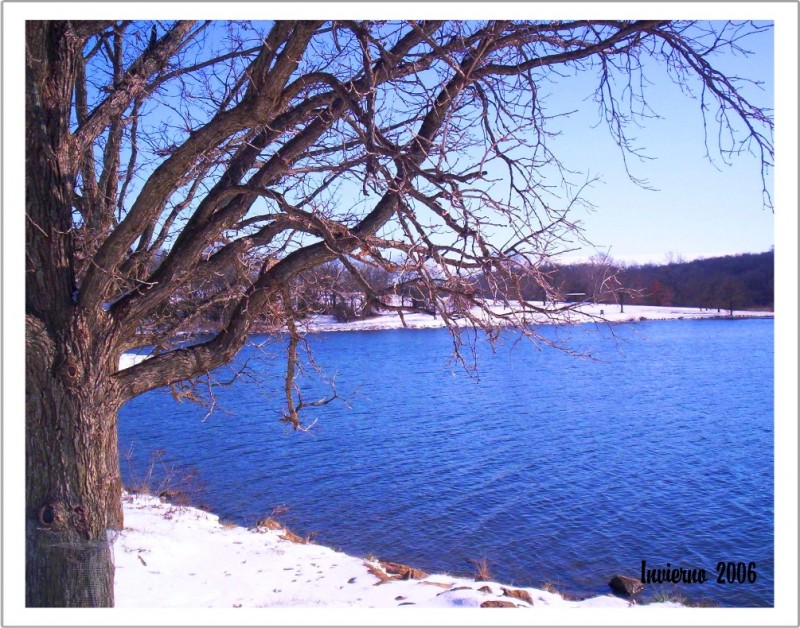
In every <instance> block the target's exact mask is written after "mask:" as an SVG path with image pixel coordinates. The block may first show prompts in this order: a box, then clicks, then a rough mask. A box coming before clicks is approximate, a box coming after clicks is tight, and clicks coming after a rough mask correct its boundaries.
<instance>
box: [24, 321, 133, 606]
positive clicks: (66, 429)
mask: <svg viewBox="0 0 800 628" xmlns="http://www.w3.org/2000/svg"><path fill="white" fill-rule="evenodd" d="M73 340H74V339H73ZM62 347H67V348H68V350H67V351H64V350H63V349H62ZM89 347H91V348H89ZM87 348H88V350H78V351H75V343H74V342H70V341H68V340H66V339H65V340H62V341H61V342H56V341H55V338H53V335H52V333H51V332H48V331H47V330H46V329H45V327H44V325H43V324H42V323H41V321H39V320H38V319H36V318H34V317H32V316H28V317H27V320H26V408H25V411H26V412H25V413H26V452H25V453H26V478H25V480H26V595H25V600H26V606H29V607H87V606H88V607H98V606H113V605H114V562H113V553H112V548H111V543H110V542H111V540H112V539H111V534H112V531H113V530H119V529H121V528H122V507H121V484H120V471H119V451H118V445H117V425H116V413H117V408H118V406H119V403H118V401H117V395H116V393H115V391H114V389H113V386H112V384H111V378H110V377H108V376H107V375H106V374H107V373H108V371H109V369H108V368H105V366H104V362H105V363H106V364H108V363H109V362H110V360H103V359H102V356H99V355H98V354H96V353H95V354H94V355H92V353H94V352H96V344H95V343H94V342H89V343H87V347H83V349H87ZM78 349H81V347H78Z"/></svg>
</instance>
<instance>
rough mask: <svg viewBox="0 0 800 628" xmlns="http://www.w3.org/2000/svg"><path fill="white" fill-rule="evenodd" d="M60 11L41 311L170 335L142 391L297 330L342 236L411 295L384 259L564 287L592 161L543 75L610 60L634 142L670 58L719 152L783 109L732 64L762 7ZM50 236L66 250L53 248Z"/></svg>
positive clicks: (119, 346)
mask: <svg viewBox="0 0 800 628" xmlns="http://www.w3.org/2000/svg"><path fill="white" fill-rule="evenodd" d="M59 28H60V34H61V37H63V38H64V41H65V42H66V43H65V44H64V45H65V46H67V45H73V46H77V47H78V49H79V51H80V54H78V55H76V56H75V57H74V59H70V61H69V66H68V67H64V68H62V69H61V70H63V76H67V77H69V78H70V81H71V83H70V84H69V85H67V88H68V91H69V93H68V94H67V93H66V92H65V94H66V96H68V102H69V107H68V110H64V111H63V112H62V118H63V120H62V123H61V124H60V125H58V124H49V125H42V126H37V125H36V124H35V123H32V124H30V125H29V134H34V135H35V134H37V133H40V134H42V136H43V137H44V136H45V135H46V136H47V138H48V141H42V142H40V145H41V146H48V145H49V146H56V147H57V150H58V152H57V154H55V155H41V156H40V157H41V159H44V160H47V159H51V160H54V161H55V162H57V163H58V168H57V170H58V171H59V172H60V175H61V176H63V177H64V181H66V183H65V189H66V190H67V193H68V194H69V195H70V197H69V198H67V199H64V200H65V202H64V203H63V206H64V207H65V208H68V209H65V210H64V211H60V212H59V211H54V210H53V209H52V207H51V208H49V209H48V208H46V207H42V206H41V205H40V204H33V203H30V202H29V203H28V214H27V215H28V221H29V222H28V229H27V251H28V268H27V271H28V286H29V287H28V296H27V301H28V312H29V313H32V314H35V315H37V316H40V317H42V318H43V319H47V318H48V316H49V315H50V313H51V312H54V311H56V310H58V312H68V313H69V316H79V317H81V319H82V321H84V323H85V324H86V326H87V327H88V329H98V330H99V329H102V330H106V332H107V333H106V334H105V335H104V336H103V337H104V338H105V342H107V343H108V345H109V346H111V347H113V351H112V353H114V355H115V356H117V357H118V355H119V353H120V352H122V351H123V350H125V349H127V348H130V347H132V346H136V345H143V344H153V345H155V346H157V347H158V348H159V355H157V356H155V357H153V358H151V359H149V360H147V361H145V362H143V363H141V364H139V365H137V366H134V367H131V368H127V369H124V370H121V371H119V372H117V373H116V374H115V375H114V377H115V378H116V380H117V383H118V386H119V390H120V391H121V394H122V396H123V397H125V398H129V397H131V396H134V395H137V394H139V393H142V392H144V391H146V390H149V389H152V388H155V387H159V386H165V385H169V384H171V383H174V382H177V381H182V380H186V379H190V378H192V377H196V376H198V375H200V374H202V373H207V372H209V371H210V370H212V369H214V368H216V367H217V366H219V365H221V364H223V363H225V362H227V361H229V360H230V359H231V358H232V356H233V355H234V354H235V353H236V352H237V351H238V350H239V349H240V348H241V347H242V345H243V343H244V342H245V340H246V338H247V336H248V333H250V332H251V331H252V330H253V329H254V325H258V326H260V327H259V329H265V330H275V331H277V330H286V329H287V326H288V330H289V331H290V332H291V336H292V338H293V339H294V342H295V343H296V341H297V338H299V336H300V334H301V333H302V332H301V331H300V329H301V325H300V321H299V318H300V314H299V312H298V304H297V296H298V293H299V291H300V290H301V288H302V287H303V286H304V285H307V284H308V282H309V281H321V279H320V278H321V277H322V275H320V274H316V275H314V274H313V273H314V271H315V270H317V271H319V272H322V271H323V270H325V269H326V268H328V269H330V263H331V262H335V261H336V260H338V264H340V265H341V267H343V268H344V269H345V270H346V271H347V272H348V273H349V275H350V276H351V277H352V278H353V280H354V281H355V282H356V283H357V284H359V285H360V286H361V287H362V288H363V289H364V291H365V292H366V294H368V295H369V296H370V297H371V298H373V299H374V300H375V301H376V302H378V303H380V304H381V306H382V307H384V308H391V307H396V302H392V301H390V300H388V298H387V291H386V290H382V289H377V288H376V287H375V285H374V282H372V281H369V278H368V277H367V276H366V274H367V272H368V271H367V269H368V268H370V267H379V268H382V269H383V270H384V271H386V272H387V273H389V274H390V275H391V276H392V277H395V278H401V279H399V280H398V282H399V283H400V284H403V283H413V284H414V285H415V286H416V288H417V289H418V290H421V291H423V292H424V293H425V294H426V295H427V298H428V299H429V300H430V301H431V302H433V303H438V304H439V305H440V306H441V307H439V308H438V309H439V311H440V312H441V314H442V316H443V317H444V318H445V320H446V321H449V322H452V317H453V316H455V315H459V316H461V317H465V318H466V319H467V320H471V321H472V322H473V323H474V324H475V325H478V326H481V325H483V326H486V325H488V324H487V323H486V321H485V319H484V318H483V317H482V316H480V314H476V312H480V309H481V308H486V307H487V305H486V291H483V292H479V291H477V290H476V279H475V278H476V277H477V276H478V275H480V276H481V277H483V278H484V281H489V284H490V286H489V287H490V291H494V292H495V294H496V297H497V298H498V299H502V300H505V301H508V302H513V303H514V305H515V306H516V312H515V313H514V318H513V320H514V321H515V322H520V321H523V320H524V315H525V314H527V313H532V312H536V311H539V310H541V309H543V308H542V306H541V301H539V305H538V306H537V305H536V304H534V303H533V302H532V301H530V300H526V299H525V298H524V297H523V296H522V295H521V293H520V291H519V285H520V280H521V278H523V277H524V278H525V280H526V281H528V282H531V281H532V282H534V283H535V284H536V285H537V286H539V287H540V288H541V291H542V293H543V294H544V295H545V296H546V297H549V298H551V300H553V298H555V296H556V295H555V292H554V288H553V287H552V286H550V284H549V283H548V273H547V264H548V262H549V261H550V260H551V259H552V256H553V255H555V254H557V253H559V252H562V251H564V250H565V249H568V248H570V247H571V246H574V243H575V241H576V238H579V237H580V233H579V230H578V228H577V226H576V225H575V224H573V223H572V222H571V219H570V214H569V210H570V208H571V207H572V206H573V205H574V204H575V203H579V202H580V185H574V183H575V182H572V181H570V178H571V174H570V173H569V172H568V171H567V170H566V168H565V167H564V166H563V165H562V164H561V163H560V162H559V160H558V159H557V157H556V155H554V154H552V153H551V152H550V150H549V148H548V146H549V143H548V139H549V138H550V137H551V135H550V134H551V133H552V132H554V131H556V130H557V122H558V121H557V120H552V119H548V116H547V112H546V109H545V108H543V102H542V95H541V94H542V91H543V90H544V91H546V90H545V88H546V86H547V85H548V84H549V83H550V82H551V81H553V80H555V79H557V77H558V76H561V75H564V74H573V73H582V74H585V75H586V76H590V77H594V80H595V81H596V98H597V102H598V103H599V105H600V110H601V114H602V117H603V119H604V120H605V122H607V124H608V128H609V130H610V133H611V134H612V136H613V138H614V139H615V141H616V142H617V144H618V145H619V146H620V148H621V150H622V155H623V157H624V158H629V157H631V156H633V155H635V154H636V148H635V146H634V145H633V143H632V142H631V141H630V140H629V137H628V135H627V129H628V125H629V124H630V123H631V122H635V121H636V120H637V118H638V117H646V116H647V115H648V109H647V99H646V94H645V85H646V83H647V79H646V76H647V72H648V70H649V69H652V68H653V67H655V66H659V67H660V68H662V69H663V68H666V69H667V71H668V73H669V75H670V76H671V78H672V79H673V81H674V82H675V83H676V84H677V86H678V87H679V88H682V89H684V90H685V91H690V92H692V93H693V94H694V95H695V96H696V97H697V98H698V99H699V101H700V104H701V108H700V110H701V112H702V115H703V116H705V118H706V119H707V120H708V123H709V124H708V127H707V128H708V129H709V130H708V138H707V139H708V144H713V143H714V141H717V142H718V144H717V146H713V149H714V151H713V152H714V153H715V154H717V155H719V154H722V155H723V156H724V157H726V158H727V157H728V156H730V155H732V154H734V153H736V152H740V151H745V150H747V151H754V152H755V153H756V154H757V155H758V156H759V157H760V158H761V162H762V164H763V168H764V172H766V169H767V168H768V167H769V166H770V165H771V160H772V139H771V131H772V122H771V117H770V114H769V112H766V111H764V110H762V109H760V108H758V107H756V106H755V105H753V104H752V103H751V102H749V101H748V100H747V99H745V97H744V96H743V91H742V79H739V78H737V77H734V76H730V75H726V74H725V73H723V72H720V71H718V70H717V69H716V68H715V66H714V65H713V64H714V60H715V58H716V57H717V55H726V54H736V53H741V52H743V49H744V48H746V46H747V43H746V37H747V36H749V35H751V34H753V33H757V32H758V31H760V30H762V28H763V27H762V26H759V25H756V24H752V23H721V22H720V23H695V22H671V21H618V20H571V21H558V22H518V21H490V22H457V21H456V22H438V21H420V22H414V21H405V22H373V21H357V22H356V21H342V22H339V21H336V22H325V23H323V22H314V21H298V22H294V21H278V22H274V23H249V22H246V23H243V22H230V23H219V22H183V21H178V22H147V23H139V22H124V21H122V22H67V23H63V24H61V25H60V26H59ZM43 32H45V31H43V30H41V29H39V30H37V29H33V28H32V29H31V31H30V33H29V41H28V51H27V54H28V59H27V64H28V68H29V85H30V86H33V88H34V89H35V90H38V91H36V93H33V94H29V100H28V102H29V105H28V106H29V110H28V116H29V119H31V120H36V119H38V118H39V117H40V116H41V117H43V118H45V117H47V116H50V114H51V113H52V111H53V109H54V107H57V105H56V104H54V103H55V102H56V100H57V97H58V94H55V93H53V92H54V91H56V90H55V88H54V89H52V90H49V91H48V90H47V89H44V88H41V85H47V84H48V83H47V77H49V76H52V75H53V74H54V73H53V72H52V70H53V67H52V65H53V64H55V63H58V60H57V59H56V60H54V59H52V58H50V57H48V56H47V54H46V52H45V51H46V50H49V49H50V48H52V46H51V45H50V44H49V43H48V42H46V41H43V40H37V37H39V38H40V39H41V38H42V36H41V33H43ZM70 42H72V44H70ZM65 58H66V57H65ZM65 65H66V64H65ZM37 73H38V74H37ZM40 79H41V80H40ZM73 79H74V80H73ZM30 89H32V88H31V87H29V91H30ZM64 89H66V88H64ZM64 89H62V91H64ZM62 95H63V94H62ZM45 114H47V115H45ZM698 115H701V114H700V113H699V114H698ZM50 117H52V116H50ZM48 119H49V118H48ZM54 134H55V135H56V137H55V139H53V136H54ZM34 140H35V138H34ZM711 149H712V147H711V146H710V148H709V150H711ZM578 183H581V182H580V181H579V182H578ZM764 189H765V190H766V185H765V187H764ZM765 204H767V205H769V197H768V195H766V192H765ZM52 247H55V248H56V249H57V250H59V251H62V252H63V255H64V259H66V263H65V264H64V265H61V266H58V265H56V266H55V267H54V266H53V265H52V264H50V265H48V264H44V263H43V258H42V256H44V255H50V253H47V252H46V251H49V250H50V249H51V248H52ZM42 268H46V269H51V270H47V271H46V272H42ZM486 278H489V279H486ZM45 294H47V295H49V296H48V297H47V299H45V298H44V297H43V296H42V295H45ZM53 294H55V295H56V296H57V298H56V299H52V295H53ZM213 308H221V309H220V311H222V312H223V314H222V316H221V319H220V321H219V325H218V327H217V328H215V329H213V335H212V336H211V337H210V338H209V339H207V340H205V341H203V342H200V343H197V344H194V345H192V346H189V347H185V346H184V347H175V346H172V345H171V344H170V338H173V337H175V334H176V333H178V332H181V331H188V330H192V329H196V321H197V320H199V319H200V318H201V317H202V316H203V313H204V312H208V311H210V310H211V309H213ZM476 308H477V309H476ZM544 309H546V308H544ZM548 311H549V312H552V310H548ZM193 325H195V326H193ZM289 386H290V383H289V382H287V387H289ZM289 398H290V400H291V395H289ZM290 405H291V401H290ZM294 419H296V415H295V416H294Z"/></svg>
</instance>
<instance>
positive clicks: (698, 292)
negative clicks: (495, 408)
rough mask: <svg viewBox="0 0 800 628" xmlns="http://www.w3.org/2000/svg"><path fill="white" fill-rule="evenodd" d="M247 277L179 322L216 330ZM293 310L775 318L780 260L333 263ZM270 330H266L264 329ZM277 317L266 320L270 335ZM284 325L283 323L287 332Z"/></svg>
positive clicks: (303, 283)
mask: <svg viewBox="0 0 800 628" xmlns="http://www.w3.org/2000/svg"><path fill="white" fill-rule="evenodd" d="M245 287H246V283H245V282H243V280H242V278H241V277H239V276H237V275H235V274H230V276H228V275H224V274H220V275H218V276H215V277H212V278H210V279H209V285H208V286H207V288H208V293H206V290H205V289H194V290H193V291H192V292H191V293H185V294H181V295H178V296H176V298H175V299H173V300H172V301H170V303H169V304H168V305H167V306H165V307H167V308H169V310H170V311H169V312H164V313H160V314H164V315H165V314H169V315H170V316H171V317H172V319H171V320H178V321H182V322H183V323H185V325H184V327H185V328H187V329H201V330H208V329H216V328H219V327H220V326H222V325H224V324H225V321H226V319H227V317H228V316H230V314H231V309H230V307H229V306H228V304H227V303H226V302H225V301H224V300H222V301H221V300H219V299H216V298H212V296H209V295H214V294H219V293H224V292H225V291H228V292H231V293H232V294H236V293H238V291H242V290H244V289H245ZM291 299H292V301H291V306H292V310H293V312H294V313H295V315H296V316H297V317H298V318H299V319H301V318H304V317H306V316H308V315H311V314H327V315H332V316H334V317H335V318H336V319H337V320H339V321H350V320H355V319H361V318H368V317H371V316H376V315H379V314H381V313H383V312H386V311H391V310H397V309H402V310H414V311H420V312H428V313H430V314H431V315H433V316H436V315H438V314H444V313H447V314H449V315H451V316H453V317H457V316H460V315H463V314H464V313H465V312H467V311H468V310H469V308H470V307H472V305H474V304H477V303H480V302H481V301H483V300H486V299H489V300H497V299H500V300H509V301H520V300H523V301H526V302H528V303H531V304H533V305H538V304H537V303H536V302H537V301H538V302H540V303H541V304H542V305H545V304H549V303H554V302H563V301H588V302H594V303H608V304H617V305H619V306H620V307H621V308H624V306H625V305H656V306H683V307H701V308H708V309H716V310H719V311H720V312H725V313H728V312H731V313H732V312H733V310H748V309H753V310H754V309H759V310H771V309H772V308H773V302H774V255H773V252H772V251H768V252H766V253H746V254H742V255H729V256H726V257H713V258H708V259H697V260H693V261H691V262H687V261H683V260H681V259H680V258H678V259H677V260H673V261H671V262H670V263H667V264H661V265H656V264H644V265H638V264H621V263H618V262H616V261H615V260H613V259H612V258H611V257H609V256H604V255H597V256H594V257H592V258H590V260H589V261H588V262H586V263H580V264H563V265H557V264H545V265H540V266H531V265H529V264H528V263H527V262H526V260H524V259H523V258H520V259H516V258H512V259H510V260H509V263H508V264H507V265H505V266H499V265H498V266H496V267H494V268H492V269H490V270H489V271H483V272H478V273H476V274H473V275H471V276H461V277H459V276H453V275H450V276H447V275H445V274H444V273H441V272H437V269H436V268H435V267H432V268H430V269H426V271H425V273H424V274H421V273H420V272H418V271H417V272H410V273H409V272H405V273H404V272H393V271H391V270H389V269H386V268H382V267H379V266H374V265H370V264H366V263H363V262H361V261H359V260H356V259H352V260H349V261H348V263H347V264H343V263H342V262H341V261H333V262H328V263H326V264H323V265H321V266H318V267H316V268H313V269H311V270H308V271H306V272H304V273H302V274H301V275H298V276H297V277H295V278H293V279H292V282H291ZM159 324H160V320H159V318H158V317H155V318H153V319H152V320H147V321H143V325H142V327H143V329H153V328H158V326H159ZM259 324H262V323H259ZM270 325H272V327H275V326H276V325H278V324H277V323H274V324H273V323H271V322H270V311H269V310H266V311H265V312H264V315H263V326H264V329H270V328H272V327H271V326H270ZM278 326H279V325H278Z"/></svg>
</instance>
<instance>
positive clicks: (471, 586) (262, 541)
mask: <svg viewBox="0 0 800 628" xmlns="http://www.w3.org/2000/svg"><path fill="white" fill-rule="evenodd" d="M123 509H124V515H125V526H124V529H123V530H122V531H121V532H119V533H118V535H117V537H116V539H115V541H114V559H115V564H116V576H115V582H114V588H115V605H116V607H117V608H143V607H154V606H157V607H182V608H275V607H297V608H314V607H334V608H336V607H339V608H389V607H396V606H417V607H425V608H437V607H438V608H455V607H467V608H469V607H472V608H480V607H484V608H486V607H517V608H530V607H536V608H539V607H547V608H555V609H562V608H644V607H646V608H654V607H655V608H679V607H681V604H678V603H676V602H654V603H650V604H644V605H637V604H633V603H631V602H630V601H628V600H626V599H623V598H620V597H616V596H614V595H612V594H611V593H610V592H609V594H608V595H601V596H598V597H593V598H588V599H585V600H572V599H566V598H564V597H562V596H561V595H560V594H558V593H556V592H549V591H545V590H542V589H535V588H531V587H514V586H512V585H503V584H501V583H498V582H494V581H488V580H487V581H475V580H473V579H471V578H464V577H456V576H450V575H448V574H424V573H421V572H419V571H418V570H415V569H411V568H409V567H407V566H404V565H396V564H393V563H382V562H379V561H378V560H377V559H369V560H368V559H365V558H358V557H355V556H349V555H347V554H344V553H342V552H337V551H335V550H333V549H331V548H328V547H324V546H321V545H315V544H313V543H303V542H297V540H298V539H297V537H294V536H293V535H292V534H291V533H287V531H286V530H285V529H283V528H280V527H279V526H278V525H277V524H274V523H273V524H272V525H269V526H267V525H264V526H259V527H254V528H244V527H241V526H238V525H234V524H229V523H226V522H224V521H220V519H219V517H218V516H216V515H213V514H210V513H208V512H205V511H203V510H199V509H197V508H192V507H189V506H178V505H174V504H171V503H168V502H165V501H162V500H161V499H159V498H158V497H154V496H150V495H142V494H136V495H134V494H129V493H125V494H123ZM292 539H293V540H292ZM389 560H391V559H389ZM409 569H410V571H409ZM387 571H388V572H390V573H387ZM391 572H393V573H391Z"/></svg>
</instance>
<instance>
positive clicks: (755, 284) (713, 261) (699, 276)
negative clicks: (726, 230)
mask: <svg viewBox="0 0 800 628" xmlns="http://www.w3.org/2000/svg"><path fill="white" fill-rule="evenodd" d="M614 271H616V273H617V274H616V277H617V280H618V282H619V283H618V284H617V282H613V285H614V289H613V290H609V289H608V282H605V285H604V287H603V289H602V290H597V289H596V288H595V286H598V285H600V284H601V282H599V281H598V277H608V276H609V275H611V274H613V272H614ZM556 275H557V277H558V279H557V283H558V284H559V286H560V288H561V290H562V292H563V293H573V294H575V293H577V294H585V298H586V299H587V300H597V301H603V302H605V301H614V300H615V299H619V298H622V299H624V301H625V303H630V304H642V305H660V306H670V305H672V306H684V307H705V308H715V309H720V310H731V309H737V310H747V309H760V310H771V309H772V308H773V305H774V300H775V283H774V277H775V256H774V252H773V251H767V252H765V253H743V254H741V255H727V256H724V257H711V258H707V259H697V260H693V261H691V262H683V261H678V262H673V263H669V264H664V265H655V264H645V265H621V266H618V265H616V264H615V263H614V262H613V261H612V262H611V263H610V264H608V263H606V264H603V263H599V262H595V263H587V264H571V265H569V266H561V267H559V268H558V269H557V271H556Z"/></svg>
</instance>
